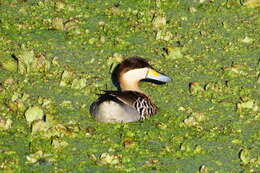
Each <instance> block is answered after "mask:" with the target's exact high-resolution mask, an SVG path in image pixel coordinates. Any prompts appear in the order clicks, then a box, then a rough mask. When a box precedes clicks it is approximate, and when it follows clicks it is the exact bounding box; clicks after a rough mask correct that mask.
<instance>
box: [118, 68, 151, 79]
mask: <svg viewBox="0 0 260 173" xmlns="http://www.w3.org/2000/svg"><path fill="white" fill-rule="evenodd" d="M147 72H148V68H139V69H133V70H129V71H128V72H126V73H124V74H123V76H122V78H123V79H125V80H128V81H140V80H142V79H145V77H146V75H147Z"/></svg>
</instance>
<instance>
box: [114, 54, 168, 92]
mask: <svg viewBox="0 0 260 173" xmlns="http://www.w3.org/2000/svg"><path fill="white" fill-rule="evenodd" d="M112 80H113V83H114V84H115V85H116V86H117V87H118V88H120V89H121V90H122V91H126V90H132V91H139V92H142V91H141V90H140V89H139V82H140V81H149V82H153V83H156V84H164V83H166V82H170V81H171V78H169V77H168V76H166V75H164V74H163V73H160V72H158V71H157V70H155V69H154V68H153V67H152V66H151V65H150V64H149V63H148V62H147V60H145V59H143V58H140V57H130V58H127V59H125V60H124V61H122V62H121V63H120V64H118V66H117V67H116V68H115V70H114V71H113V73H112ZM118 84H119V86H118Z"/></svg>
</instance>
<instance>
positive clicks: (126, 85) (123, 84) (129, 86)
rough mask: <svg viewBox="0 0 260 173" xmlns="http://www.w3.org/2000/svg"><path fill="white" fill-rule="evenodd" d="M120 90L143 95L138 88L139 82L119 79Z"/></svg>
mask: <svg viewBox="0 0 260 173" xmlns="http://www.w3.org/2000/svg"><path fill="white" fill-rule="evenodd" d="M120 88H121V91H129V90H131V91H137V92H140V93H144V92H143V91H142V90H141V89H140V88H139V81H129V80H128V81H126V80H123V79H121V80H120Z"/></svg>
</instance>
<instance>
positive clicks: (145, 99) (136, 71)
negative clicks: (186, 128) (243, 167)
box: [89, 56, 171, 123]
mask: <svg viewBox="0 0 260 173" xmlns="http://www.w3.org/2000/svg"><path fill="white" fill-rule="evenodd" d="M112 81H113V83H114V84H115V85H116V86H117V87H118V90H103V93H102V94H99V98H98V99H97V100H96V101H94V102H93V103H92V104H91V105H90V109H89V110H90V114H91V115H92V116H93V118H94V119H95V120H97V121H100V122H104V123H128V122H135V121H142V120H145V119H147V118H149V117H151V116H152V115H154V114H156V113H157V111H158V107H157V106H156V105H155V104H154V102H153V101H152V100H151V99H150V98H149V96H148V95H147V94H145V93H144V92H143V91H142V90H141V89H140V87H139V83H140V81H146V82H152V83H155V84H165V83H167V82H170V81H171V78H170V77H169V76H167V75H165V74H163V73H161V72H159V71H157V70H156V69H155V68H153V67H152V66H151V65H150V64H149V63H148V61H147V60H146V59H144V58H141V57H138V56H134V57H130V58H126V59H125V60H123V61H122V62H121V63H120V64H118V65H117V66H116V67H115V69H114V71H113V73H112Z"/></svg>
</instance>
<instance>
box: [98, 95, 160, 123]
mask: <svg viewBox="0 0 260 173" xmlns="http://www.w3.org/2000/svg"><path fill="white" fill-rule="evenodd" d="M100 99H101V100H103V101H105V100H113V101H115V102H117V103H119V104H126V105H128V106H131V107H133V108H134V109H136V110H137V111H138V113H139V114H140V117H141V118H140V119H141V120H144V119H146V118H148V117H150V116H152V115H154V114H155V113H156V112H157V110H158V108H157V106H156V105H155V104H154V103H153V102H152V101H151V100H150V99H149V97H147V96H146V95H145V94H142V93H139V92H135V91H104V94H101V97H100Z"/></svg>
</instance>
